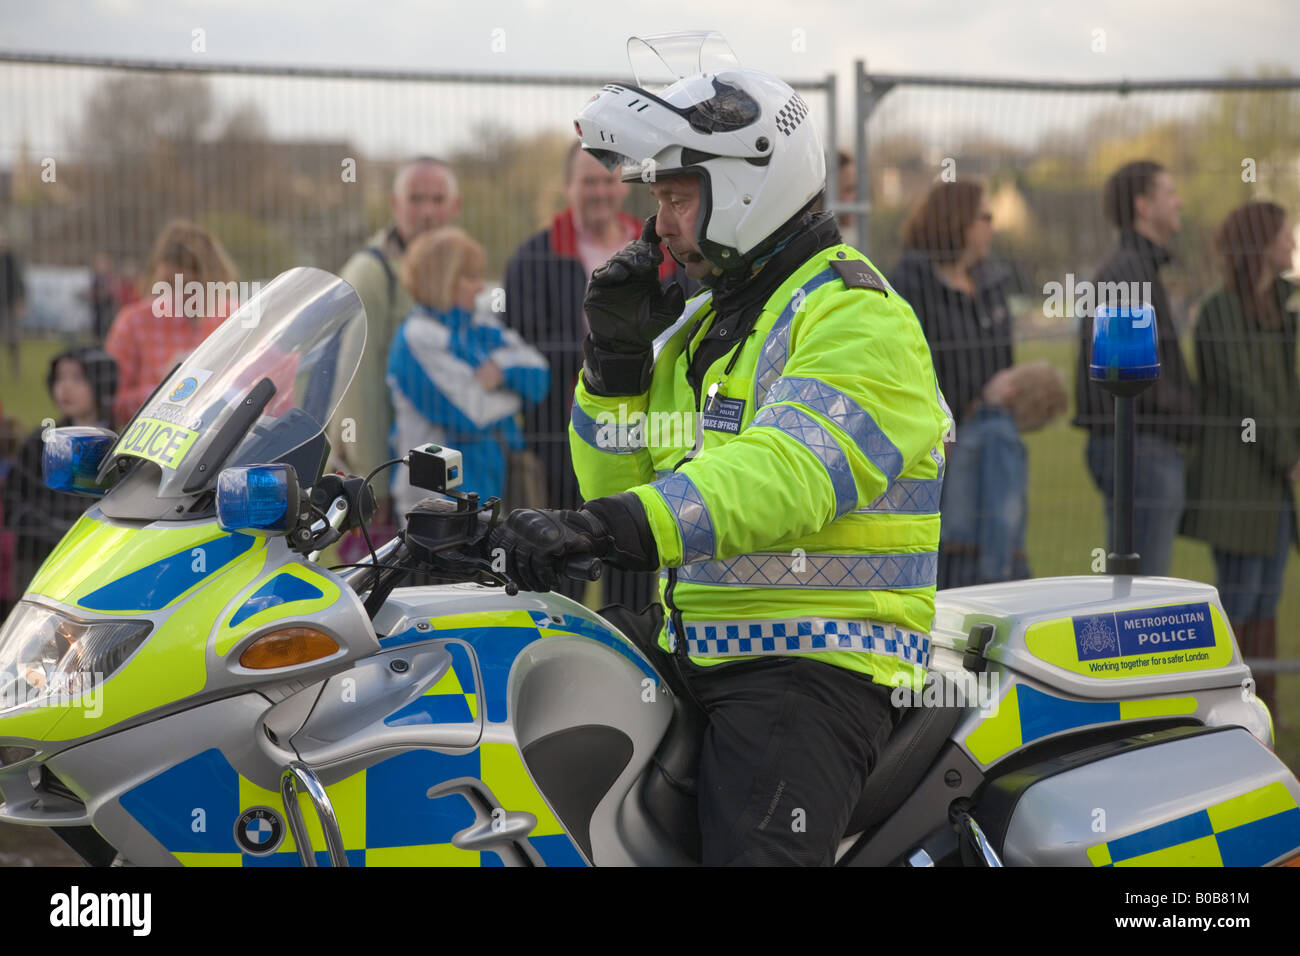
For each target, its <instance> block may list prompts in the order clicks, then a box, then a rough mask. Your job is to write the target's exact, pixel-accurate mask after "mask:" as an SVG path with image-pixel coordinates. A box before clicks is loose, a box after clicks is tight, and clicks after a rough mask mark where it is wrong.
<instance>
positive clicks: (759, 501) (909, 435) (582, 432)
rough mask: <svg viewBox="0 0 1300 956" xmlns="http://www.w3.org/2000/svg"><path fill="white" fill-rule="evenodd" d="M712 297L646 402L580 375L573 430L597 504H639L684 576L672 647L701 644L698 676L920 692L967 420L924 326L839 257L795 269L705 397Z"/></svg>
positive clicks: (675, 331)
mask: <svg viewBox="0 0 1300 956" xmlns="http://www.w3.org/2000/svg"><path fill="white" fill-rule="evenodd" d="M710 299H711V294H710V293H705V294H704V295H701V296H699V297H697V298H694V299H692V300H690V301H689V302H688V303H687V304H686V309H685V312H684V314H683V315H682V317H681V319H679V320H678V322H677V323H676V324H674V325H673V326H672V327H671V328H669V329H668V330H666V331H665V332H664V334H663V335H661V336H660V337H659V339H658V340H657V341H656V342H655V353H656V354H655V363H654V369H653V374H652V376H651V383H650V388H649V390H648V391H647V392H646V393H645V394H643V395H636V396H631V397H626V396H621V397H605V396H599V395H593V394H591V393H590V392H588V391H587V389H586V386H585V383H584V382H581V381H580V382H579V384H578V387H577V391H576V395H575V400H574V404H573V412H572V418H571V422H570V427H569V441H570V447H571V449H572V452H573V463H574V470H575V471H576V473H577V476H578V480H579V483H580V485H581V488H582V493H583V496H584V497H585V498H587V499H591V498H596V497H603V496H606V495H612V494H617V493H619V492H624V491H631V492H633V493H634V494H636V495H637V497H638V498H639V499H640V500H641V503H642V504H643V505H644V506H645V511H646V514H647V516H648V518H649V523H650V528H651V531H652V533H653V535H654V539H655V542H656V544H657V546H658V549H659V558H660V561H661V563H662V565H663V566H664V567H665V568H670V569H675V570H673V571H669V572H666V573H665V574H663V575H662V576H663V577H664V579H665V580H664V581H663V582H662V596H663V599H664V604H665V606H666V609H667V611H668V612H669V613H668V615H666V616H667V617H668V621H667V622H666V623H665V629H664V633H663V634H662V635H661V636H660V646H661V647H663V648H664V649H665V650H672V649H674V648H675V647H676V642H677V640H678V639H680V636H681V635H680V634H679V633H678V631H679V630H685V632H686V633H685V637H686V649H687V650H688V651H689V653H690V655H691V659H692V661H694V662H695V663H697V664H701V665H708V664H712V663H717V662H719V661H722V660H735V659H737V658H747V657H757V656H763V655H771V654H780V655H792V654H797V655H799V656H804V655H814V656H815V658H816V659H818V660H823V661H825V662H826V663H830V664H835V665H838V666H841V667H845V668H848V669H850V670H854V671H860V672H863V673H866V674H869V675H870V676H871V678H872V679H873V680H874V681H875V682H876V683H879V684H883V685H886V686H900V685H904V686H911V687H912V688H913V689H915V690H920V689H921V688H922V686H923V681H924V676H925V668H926V665H927V664H928V660H929V650H930V648H929V629H930V625H931V622H932V620H933V617H934V597H935V579H936V570H937V558H938V547H939V491H940V487H941V485H942V481H943V468H944V451H943V436H944V434H945V433H946V432H947V430H948V428H949V425H950V415H949V412H948V409H947V405H946V403H945V402H944V400H943V396H942V394H941V393H940V391H939V387H938V383H937V380H936V378H935V373H934V367H933V365H932V364H931V360H930V351H929V348H928V347H927V345H926V341H925V337H924V335H923V334H922V331H921V326H920V323H919V322H918V321H917V319H916V316H915V314H914V313H913V312H912V309H911V307H910V306H909V305H908V304H907V303H906V302H905V301H903V299H902V298H901V297H900V296H899V295H898V294H897V293H895V292H894V291H893V290H892V289H890V288H889V286H888V283H886V282H885V281H884V280H883V279H881V278H880V276H879V273H877V272H876V271H875V269H874V268H873V267H872V266H871V264H870V262H868V261H867V259H866V257H865V256H863V255H862V253H860V252H858V251H857V250H855V249H853V248H852V247H850V246H847V245H843V244H839V245H834V246H831V247H829V248H826V249H822V250H821V251H819V252H817V253H816V254H815V255H813V256H812V257H811V258H809V259H808V260H807V261H805V262H804V263H803V264H802V265H801V266H799V267H798V268H797V269H795V270H794V272H792V273H791V275H790V276H789V277H788V278H787V279H786V281H785V282H784V283H783V284H782V285H781V286H780V287H779V288H778V289H777V290H776V292H775V293H773V295H772V296H771V297H770V298H769V299H768V300H767V302H766V303H765V304H764V306H763V310H762V312H761V314H760V315H759V317H758V320H757V324H756V326H755V330H754V333H753V334H751V335H749V336H748V337H747V338H746V339H745V340H744V342H743V344H742V345H741V346H740V347H739V348H740V352H739V354H738V355H735V354H728V355H724V356H722V357H721V358H719V359H718V360H717V361H716V362H714V363H713V365H711V366H710V367H709V370H708V374H707V375H706V376H705V378H704V379H703V384H702V387H701V388H700V393H699V395H698V396H697V394H696V393H695V390H694V389H692V387H691V385H690V384H689V382H688V381H687V376H686V372H687V368H688V366H689V364H690V361H689V356H690V355H693V354H694V351H695V348H696V347H697V344H698V343H699V342H700V340H702V339H703V338H704V335H705V334H706V333H707V331H708V329H709V327H710V324H711V322H712V321H713V318H714V316H713V314H712V307H711V302H710ZM701 319H702V320H703V321H701ZM692 332H693V337H692V341H690V342H688V341H687V338H688V336H692ZM728 365H730V366H731V370H730V372H729V373H727V372H726V368H727V366H728ZM702 411H703V414H701V412H702ZM692 452H694V453H693V454H692ZM684 459H685V460H684ZM674 612H679V613H678V614H676V615H674ZM674 617H676V621H675V622H674V620H673V618H674Z"/></svg>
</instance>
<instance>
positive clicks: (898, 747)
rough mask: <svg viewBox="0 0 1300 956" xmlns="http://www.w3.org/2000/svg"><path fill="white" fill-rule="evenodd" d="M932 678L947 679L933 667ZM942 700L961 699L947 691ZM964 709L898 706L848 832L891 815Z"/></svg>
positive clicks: (937, 751) (855, 831)
mask: <svg viewBox="0 0 1300 956" xmlns="http://www.w3.org/2000/svg"><path fill="white" fill-rule="evenodd" d="M930 673H931V675H932V679H933V680H936V681H944V682H947V681H948V680H949V678H948V677H947V676H946V675H944V674H943V673H941V672H938V671H931V672H930ZM939 699H940V700H954V699H957V700H959V699H961V698H960V697H954V696H951V695H949V694H948V693H947V692H946V689H945V693H944V694H943V695H942V696H941V697H940V698H939ZM964 712H965V711H964V710H963V709H962V708H961V707H898V708H895V710H894V729H893V732H891V733H890V735H889V739H888V740H887V741H886V742H885V746H884V748H883V750H882V751H881V753H880V755H879V758H878V759H877V761H876V766H874V767H873V768H871V773H870V774H868V775H867V783H866V786H864V787H863V788H862V795H861V796H860V797H858V803H857V806H856V807H855V808H854V810H853V813H852V815H850V817H849V825H848V828H847V829H846V830H845V836H852V835H853V834H855V833H861V832H862V831H864V830H869V829H871V828H872V827H874V826H876V825H877V824H879V823H881V822H883V821H884V820H886V819H888V817H889V815H890V814H892V813H893V812H894V811H895V810H897V809H898V808H899V807H900V806H902V804H903V801H904V800H906V799H907V798H908V797H909V796H910V795H911V794H912V792H913V791H914V790H915V789H916V786H917V784H918V783H920V781H921V777H922V776H923V775H924V774H925V772H926V771H927V770H928V769H929V768H930V765H931V764H932V763H934V761H935V758H936V757H938V756H939V751H940V750H942V749H943V745H944V744H945V743H946V742H947V741H948V738H949V735H950V734H951V733H952V729H953V727H955V726H956V724H957V721H958V719H959V718H960V717H961V715H962V714H963V713H964Z"/></svg>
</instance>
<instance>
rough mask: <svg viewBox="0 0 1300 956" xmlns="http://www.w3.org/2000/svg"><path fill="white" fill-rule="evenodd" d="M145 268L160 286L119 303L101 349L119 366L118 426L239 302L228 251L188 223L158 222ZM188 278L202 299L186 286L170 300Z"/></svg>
mask: <svg viewBox="0 0 1300 956" xmlns="http://www.w3.org/2000/svg"><path fill="white" fill-rule="evenodd" d="M149 268H150V274H151V275H152V276H153V279H154V285H155V288H158V287H159V285H160V284H165V285H166V290H165V291H163V292H162V294H161V295H158V296H146V297H145V298H143V299H141V300H139V301H138V302H134V303H132V304H131V305H128V306H126V307H125V308H123V309H122V310H121V311H120V312H119V313H118V314H117V318H115V319H114V320H113V325H112V327H111V328H110V329H109V332H108V339H107V341H106V342H105V343H104V350H105V351H106V352H108V354H109V355H111V356H113V358H114V359H116V360H117V364H118V369H119V377H118V390H117V396H116V398H115V399H114V400H113V422H114V424H115V425H116V426H117V427H118V428H121V427H122V426H123V425H125V424H126V423H127V422H128V421H129V420H130V419H131V416H132V415H134V414H135V412H136V410H137V409H138V408H139V407H140V406H141V405H142V404H143V403H144V401H145V399H147V398H148V397H149V394H150V393H151V392H152V391H153V390H154V389H155V388H157V387H158V384H159V383H160V382H161V381H162V380H163V379H164V378H166V377H167V373H168V372H170V371H171V370H172V368H173V367H174V366H175V365H176V363H177V362H179V361H181V360H182V359H183V358H185V356H187V355H189V353H190V352H192V351H194V349H195V348H197V347H198V345H199V343H201V342H202V341H203V340H204V339H206V338H207V337H208V336H209V335H210V334H212V332H213V331H214V330H215V329H216V328H217V326H219V325H220V324H221V323H222V322H223V321H224V320H225V318H226V316H227V315H229V314H230V313H231V312H233V311H234V310H235V309H236V308H237V307H238V305H239V303H238V302H237V301H235V299H236V294H235V290H236V288H237V287H236V285H235V279H236V271H235V266H234V264H233V263H232V262H231V261H230V256H229V255H227V254H226V250H225V249H224V248H222V245H221V242H220V241H219V240H218V239H217V238H216V236H214V235H212V233H210V232H208V230H206V229H204V228H203V227H201V226H198V225H195V224H194V223H192V222H186V221H184V220H180V219H176V220H173V221H171V222H169V223H168V224H167V225H166V226H164V227H163V230H162V233H161V234H160V235H159V236H158V241H157V242H156V243H155V244H154V249H153V254H152V255H151V256H150V259H149ZM178 277H179V278H178ZM191 282H198V283H200V284H201V285H202V286H203V289H204V295H203V297H202V303H199V302H198V301H197V298H198V297H196V296H192V295H190V294H189V292H188V291H185V294H184V296H183V301H181V302H176V303H173V301H172V299H173V298H174V297H175V296H174V290H175V289H176V288H177V286H178V285H179V288H180V289H181V290H183V291H184V290H186V286H187V285H188V284H189V283H191ZM217 293H220V294H217Z"/></svg>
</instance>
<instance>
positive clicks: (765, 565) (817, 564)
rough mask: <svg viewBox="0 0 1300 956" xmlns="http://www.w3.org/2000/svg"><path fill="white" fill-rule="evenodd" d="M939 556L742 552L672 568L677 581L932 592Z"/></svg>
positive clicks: (928, 553)
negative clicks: (735, 555)
mask: <svg viewBox="0 0 1300 956" xmlns="http://www.w3.org/2000/svg"><path fill="white" fill-rule="evenodd" d="M938 567H939V555H938V553H937V552H934V551H925V552H921V553H917V554H871V555H858V554H797V553H791V552H789V551H780V552H776V553H771V552H758V553H755V554H742V555H739V556H738V557H734V558H728V559H726V560H725V561H698V562H695V563H693V564H684V565H682V566H681V567H680V568H678V569H677V580H678V581H679V582H681V583H689V584H708V585H717V586H720V587H737V588H811V589H813V590H827V589H844V590H877V591H893V590H904V589H907V588H931V587H934V586H935V582H936V580H937V576H938Z"/></svg>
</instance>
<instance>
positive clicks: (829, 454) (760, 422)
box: [750, 405, 858, 518]
mask: <svg viewBox="0 0 1300 956" xmlns="http://www.w3.org/2000/svg"><path fill="white" fill-rule="evenodd" d="M764 426H768V427H771V428H776V429H779V430H781V431H783V432H785V433H786V434H787V435H789V436H790V437H791V438H793V439H795V440H796V441H798V442H800V443H801V444H802V445H804V447H806V448H807V449H808V450H809V451H811V452H812V453H813V454H814V455H816V456H817V458H818V460H819V461H820V462H821V463H822V466H823V467H824V468H825V469H826V474H827V475H828V476H830V479H831V487H832V488H834V489H835V517H837V518H839V517H842V516H843V515H846V514H848V513H849V512H850V511H852V510H853V509H854V508H855V507H857V504H858V486H857V484H856V483H855V482H854V480H853V470H852V469H851V468H850V467H849V459H848V456H846V455H845V454H844V451H843V450H842V449H841V448H840V446H839V445H838V444H837V443H836V441H835V436H833V435H832V434H831V433H830V432H829V431H828V430H827V429H826V427H825V426H824V425H822V424H821V422H819V421H817V419H815V418H813V417H812V416H811V415H809V414H807V413H806V412H801V411H800V410H799V409H797V408H795V407H794V406H793V405H768V406H766V407H764V408H763V409H761V410H760V411H759V413H758V414H757V415H755V416H754V421H753V422H751V423H750V427H751V428H761V427H764Z"/></svg>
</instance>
